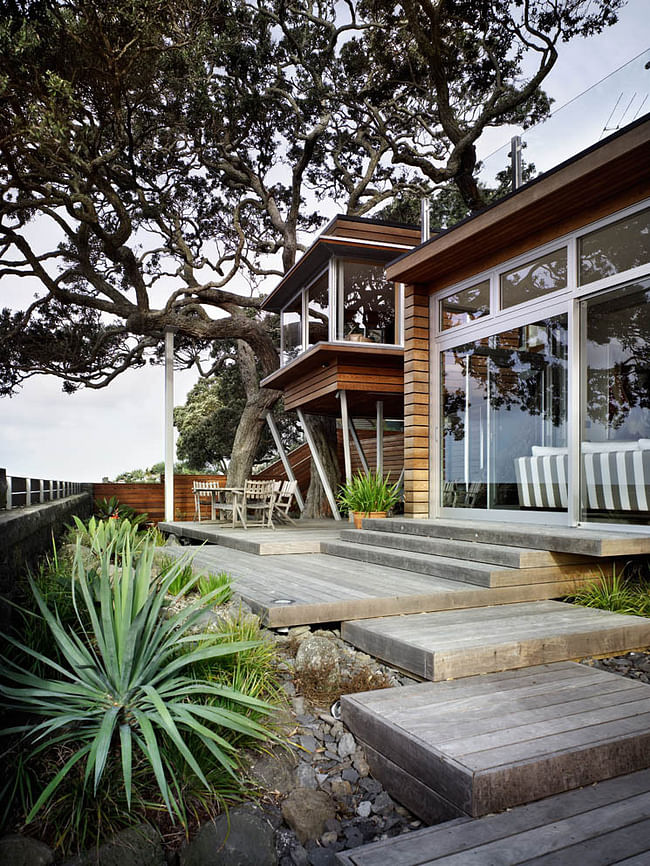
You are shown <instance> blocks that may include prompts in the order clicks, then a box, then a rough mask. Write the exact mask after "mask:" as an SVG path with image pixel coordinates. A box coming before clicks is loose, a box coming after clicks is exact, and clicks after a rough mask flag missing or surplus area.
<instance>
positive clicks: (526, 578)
mask: <svg viewBox="0 0 650 866" xmlns="http://www.w3.org/2000/svg"><path fill="white" fill-rule="evenodd" d="M322 550H323V553H326V554H328V555H330V556H340V557H343V558H345V559H353V560H356V561H357V562H367V563H371V564H373V565H385V566H388V567H390V568H398V569H401V570H403V571H410V572H413V573H415V574H427V575H432V576H435V577H445V578H447V579H448V580H455V581H460V582H463V583H472V584H474V585H475V586H489V587H497V586H522V585H523V584H531V583H545V582H547V581H557V580H569V579H572V578H576V579H578V578H579V579H583V580H585V579H590V578H591V579H597V578H599V577H601V576H602V574H603V573H604V571H605V570H606V569H611V562H610V563H601V564H598V563H596V562H594V561H593V560H585V561H584V562H583V563H573V564H569V565H553V566H543V567H539V568H511V567H509V566H506V565H493V564H491V563H486V562H476V561H474V560H469V559H458V558H452V557H448V556H435V555H432V554H428V553H410V552H408V551H403V550H392V549H390V548H388V547H376V546H375V545H372V544H359V543H357V542H353V541H324V542H323V544H322Z"/></svg>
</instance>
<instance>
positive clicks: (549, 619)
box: [341, 601, 650, 681]
mask: <svg viewBox="0 0 650 866" xmlns="http://www.w3.org/2000/svg"><path fill="white" fill-rule="evenodd" d="M341 628H342V631H341V634H342V637H343V638H344V639H345V640H347V641H348V642H349V643H351V644H353V645H354V646H356V647H357V648H358V649H361V650H363V652H366V653H369V654H370V655H373V656H376V657H377V658H380V659H383V660H384V661H387V662H388V663H389V664H392V665H395V666H396V667H399V668H402V669H403V670H406V671H410V672H411V673H413V674H415V675H416V676H419V677H422V678H423V679H427V680H433V681H440V680H446V679H451V678H456V677H468V676H472V675H474V674H484V673H491V672H493V671H503V670H513V669H515V668H523V667H526V666H529V665H539V664H547V663H549V662H558V661H565V660H568V659H579V658H587V657H591V656H597V655H601V656H603V655H606V656H613V655H620V654H622V653H625V652H630V651H631V650H635V649H640V648H642V647H646V646H648V645H650V619H648V618H646V617H641V616H628V615H626V614H618V613H612V612H611V611H605V610H595V609H593V608H587V607H579V606H577V605H573V604H565V603H563V602H560V601H537V602H532V603H528V604H508V605H500V606H497V607H483V608H476V609H474V610H459V611H438V612H436V613H421V614H413V615H411V616H396V617H382V618H379V619H364V620H359V621H356V622H345V623H343V624H342V627H341Z"/></svg>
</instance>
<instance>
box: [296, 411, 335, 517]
mask: <svg viewBox="0 0 650 866" xmlns="http://www.w3.org/2000/svg"><path fill="white" fill-rule="evenodd" d="M296 414H297V415H298V420H299V421H300V426H301V427H302V430H303V433H304V434H305V439H306V440H307V444H308V445H309V450H310V451H311V456H312V458H313V461H314V465H315V466H316V471H317V472H318V477H319V478H320V483H321V484H322V485H323V490H324V491H325V496H326V497H327V501H328V502H329V506H330V508H331V509H332V515H333V517H334V520H340V519H341V515H340V514H339V510H338V508H337V506H336V499H335V498H334V494H333V493H332V488H331V487H330V485H329V481H328V480H327V475H326V474H325V469H324V468H323V464H322V463H321V460H320V457H319V456H318V451H317V450H316V443H315V442H314V440H313V437H312V435H311V433H310V431H309V427H308V426H307V422H306V421H305V416H304V415H303V412H302V409H296Z"/></svg>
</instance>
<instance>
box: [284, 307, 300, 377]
mask: <svg viewBox="0 0 650 866" xmlns="http://www.w3.org/2000/svg"><path fill="white" fill-rule="evenodd" d="M301 351H302V294H300V295H298V297H297V298H295V299H294V300H293V301H292V302H291V303H290V304H288V305H287V306H286V307H285V308H284V310H283V311H282V363H283V364H288V363H289V361H293V359H294V358H297V357H298V355H299V354H300V352H301Z"/></svg>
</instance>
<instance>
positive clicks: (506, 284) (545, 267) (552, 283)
mask: <svg viewBox="0 0 650 866" xmlns="http://www.w3.org/2000/svg"><path fill="white" fill-rule="evenodd" d="M566 286H567V250H566V247H562V248H561V249H559V250H554V251H553V252H552V253H546V255H543V256H539V257H538V258H536V259H533V261H532V262H526V264H525V265H521V266H520V267H518V268H514V269H513V270H511V271H507V272H506V273H505V274H501V309H506V308H507V307H514V306H516V305H517V304H523V303H524V301H532V300H534V299H535V298H540V297H542V296H543V295H548V294H549V293H550V292H556V291H557V290H558V289H565V288H566Z"/></svg>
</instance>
